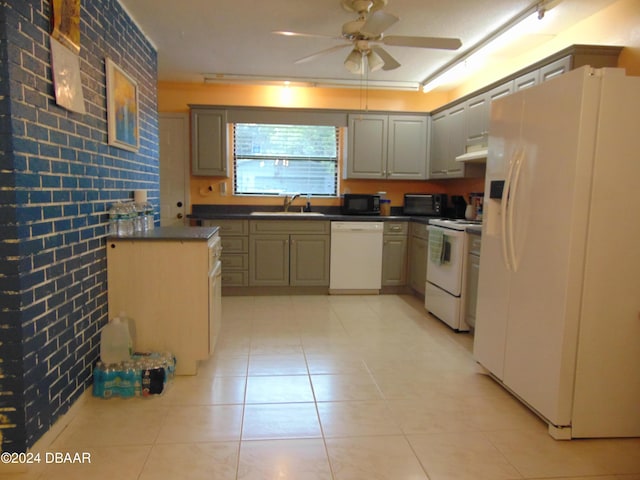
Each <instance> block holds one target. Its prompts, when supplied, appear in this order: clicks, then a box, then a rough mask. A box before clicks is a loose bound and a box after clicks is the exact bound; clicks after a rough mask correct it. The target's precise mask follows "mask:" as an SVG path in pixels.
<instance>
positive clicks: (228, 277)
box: [222, 271, 249, 287]
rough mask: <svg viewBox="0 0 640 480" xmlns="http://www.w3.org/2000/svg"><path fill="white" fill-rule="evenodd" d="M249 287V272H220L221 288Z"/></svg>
mask: <svg viewBox="0 0 640 480" xmlns="http://www.w3.org/2000/svg"><path fill="white" fill-rule="evenodd" d="M248 285H249V272H224V271H223V272H222V286H223V287H246V286H248Z"/></svg>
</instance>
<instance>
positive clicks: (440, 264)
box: [424, 219, 482, 332]
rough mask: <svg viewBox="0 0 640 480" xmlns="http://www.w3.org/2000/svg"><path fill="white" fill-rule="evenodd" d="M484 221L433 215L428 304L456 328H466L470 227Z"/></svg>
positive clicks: (428, 263) (430, 231) (430, 227)
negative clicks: (442, 217) (451, 218)
mask: <svg viewBox="0 0 640 480" xmlns="http://www.w3.org/2000/svg"><path fill="white" fill-rule="evenodd" d="M481 225H482V222H476V221H469V220H449V219H432V220H429V225H428V227H427V229H428V231H429V251H428V254H427V282H426V285H425V298H424V305H425V308H426V309H427V310H428V311H429V312H431V313H432V314H433V315H435V316H436V317H438V318H439V319H440V320H442V321H443V322H444V323H446V324H447V325H449V326H450V327H451V328H453V329H454V330H455V331H458V332H467V331H469V329H470V327H469V325H468V324H467V323H466V322H465V320H464V319H465V313H466V312H465V308H464V305H465V302H464V294H465V284H466V267H467V253H468V250H467V243H468V242H467V233H466V230H467V228H469V227H471V226H473V227H476V228H478V227H480V228H481Z"/></svg>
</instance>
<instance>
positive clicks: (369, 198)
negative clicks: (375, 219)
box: [342, 193, 380, 215]
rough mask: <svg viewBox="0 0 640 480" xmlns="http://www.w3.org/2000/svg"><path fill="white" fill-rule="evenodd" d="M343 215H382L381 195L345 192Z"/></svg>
mask: <svg viewBox="0 0 640 480" xmlns="http://www.w3.org/2000/svg"><path fill="white" fill-rule="evenodd" d="M342 214H343V215H380V195H369V194H364V193H345V194H344V195H343V196H342Z"/></svg>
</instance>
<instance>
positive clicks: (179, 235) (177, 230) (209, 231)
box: [108, 227, 218, 241]
mask: <svg viewBox="0 0 640 480" xmlns="http://www.w3.org/2000/svg"><path fill="white" fill-rule="evenodd" d="M217 232H218V227H156V228H154V229H153V230H148V231H146V232H136V233H134V234H132V235H118V236H116V235H113V236H110V237H109V238H108V239H109V240H180V241H185V240H186V241H191V240H194V241H198V240H209V239H210V238H211V237H212V236H214V235H215V234H216V233H217Z"/></svg>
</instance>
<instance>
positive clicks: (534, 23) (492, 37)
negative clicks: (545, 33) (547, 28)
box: [422, 0, 562, 92]
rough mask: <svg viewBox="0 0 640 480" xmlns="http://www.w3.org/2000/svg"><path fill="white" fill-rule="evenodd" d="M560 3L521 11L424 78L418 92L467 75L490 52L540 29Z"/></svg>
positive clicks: (545, 1)
mask: <svg viewBox="0 0 640 480" xmlns="http://www.w3.org/2000/svg"><path fill="white" fill-rule="evenodd" d="M561 1H562V0H542V1H540V2H538V3H535V4H533V5H531V6H529V7H528V8H526V9H525V10H523V11H521V12H520V13H519V14H518V15H516V16H515V17H513V18H512V19H511V20H509V21H508V22H507V23H505V24H504V25H502V26H501V27H500V28H498V29H497V30H495V31H494V32H492V33H491V34H489V35H488V36H486V37H485V38H483V39H482V40H480V41H479V42H478V43H477V44H475V45H474V46H473V47H471V48H470V49H469V50H467V51H465V52H464V53H462V54H461V55H458V56H457V57H456V58H454V59H453V60H452V61H450V62H449V63H447V64H446V65H445V66H444V67H442V68H440V69H439V70H438V71H437V72H435V73H434V74H432V75H431V76H429V77H427V78H426V79H424V80H423V81H422V91H423V92H429V91H431V90H434V89H435V88H437V87H439V86H441V85H443V84H446V83H448V82H450V81H453V80H458V79H460V78H461V77H463V76H465V75H469V74H471V73H472V72H473V71H475V70H476V69H477V68H479V67H480V66H481V65H482V64H483V63H484V62H485V61H486V59H487V58H488V57H489V56H490V55H491V54H492V53H493V52H496V51H497V50H499V49H501V48H504V47H505V46H506V45H508V44H510V43H512V42H514V41H516V40H517V39H519V38H521V37H523V36H524V35H527V34H531V33H534V32H535V31H536V30H537V29H539V28H540V27H541V24H540V20H542V19H543V18H545V17H546V16H547V15H548V14H549V10H550V9H551V8H552V7H555V6H557V5H558V4H559V3H560V2H561Z"/></svg>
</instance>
